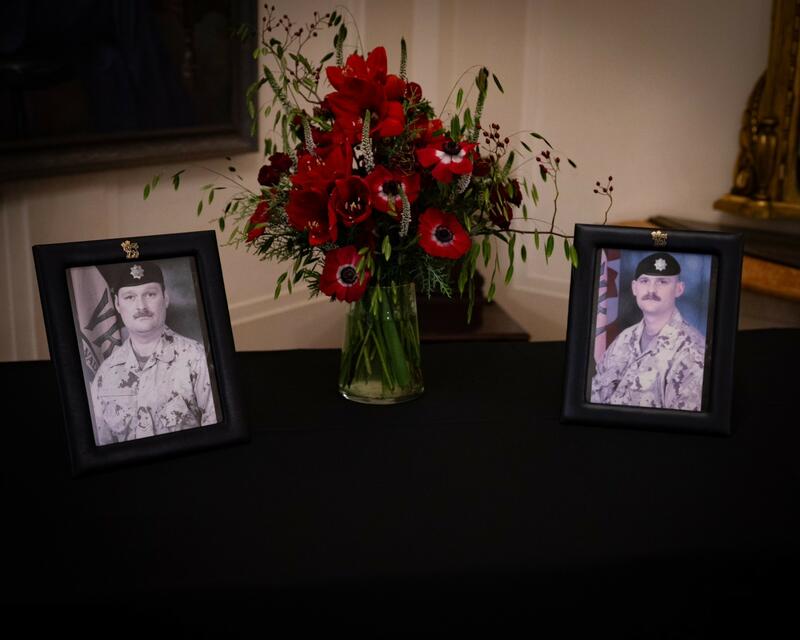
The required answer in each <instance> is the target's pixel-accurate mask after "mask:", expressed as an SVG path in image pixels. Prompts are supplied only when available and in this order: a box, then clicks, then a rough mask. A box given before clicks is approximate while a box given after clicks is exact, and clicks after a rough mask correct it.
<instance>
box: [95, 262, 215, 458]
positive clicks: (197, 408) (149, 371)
mask: <svg viewBox="0 0 800 640" xmlns="http://www.w3.org/2000/svg"><path fill="white" fill-rule="evenodd" d="M104 271H105V275H106V278H107V279H108V285H109V288H110V289H111V295H112V299H113V305H114V308H115V309H116V311H117V313H118V314H119V316H120V318H121V320H122V323H123V324H124V326H125V328H126V329H127V333H128V337H127V339H125V340H124V342H122V344H121V345H119V346H117V347H116V348H115V349H114V350H113V351H112V352H111V354H110V355H109V356H108V357H107V358H105V360H103V362H102V364H101V365H100V367H99V369H98V370H97V373H96V375H95V376H94V378H93V380H92V382H91V402H92V409H93V412H94V419H95V433H96V441H97V444H98V445H105V444H110V443H114V442H124V441H130V440H135V439H137V438H147V437H151V436H154V435H160V434H164V433H170V432H173V431H181V430H183V429H189V428H192V427H198V426H201V425H210V424H215V423H217V422H218V420H217V417H216V409H215V406H214V394H213V392H212V388H211V379H210V376H209V369H208V361H207V359H206V352H205V349H204V348H203V345H202V344H200V343H199V342H197V341H196V340H193V339H191V338H188V337H185V336H182V335H180V334H178V333H176V332H175V331H173V330H172V329H170V328H169V327H168V326H167V324H166V316H167V308H168V307H169V304H170V300H169V292H168V291H166V288H165V286H164V276H163V273H162V271H161V268H160V267H159V266H158V264H156V263H155V262H152V261H150V262H139V263H126V264H119V265H112V266H111V267H109V268H106V269H105V270H104Z"/></svg>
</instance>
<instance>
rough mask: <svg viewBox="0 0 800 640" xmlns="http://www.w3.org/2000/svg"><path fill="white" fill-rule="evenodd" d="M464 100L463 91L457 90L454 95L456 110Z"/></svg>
mask: <svg viewBox="0 0 800 640" xmlns="http://www.w3.org/2000/svg"><path fill="white" fill-rule="evenodd" d="M463 99H464V90H463V89H459V90H458V93H457V94H456V109H460V108H461V101H462V100H463Z"/></svg>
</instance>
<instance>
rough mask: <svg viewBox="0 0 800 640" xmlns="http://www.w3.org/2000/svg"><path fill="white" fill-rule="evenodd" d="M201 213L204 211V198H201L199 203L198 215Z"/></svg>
mask: <svg viewBox="0 0 800 640" xmlns="http://www.w3.org/2000/svg"><path fill="white" fill-rule="evenodd" d="M201 213H203V201H202V200H200V202H198V203H197V215H198V216H199V215H200V214H201Z"/></svg>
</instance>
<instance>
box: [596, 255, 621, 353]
mask: <svg viewBox="0 0 800 640" xmlns="http://www.w3.org/2000/svg"><path fill="white" fill-rule="evenodd" d="M619 266H620V251H619V249H602V250H601V251H600V282H599V283H598V291H597V320H596V322H595V338H594V361H595V362H599V361H600V359H601V358H602V357H603V354H604V353H605V352H606V349H607V348H608V345H610V344H611V343H612V342H613V341H614V338H616V337H617V335H618V334H619V327H618V326H617V316H618V315H619V286H618V283H619Z"/></svg>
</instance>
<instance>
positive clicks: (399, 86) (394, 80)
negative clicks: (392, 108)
mask: <svg viewBox="0 0 800 640" xmlns="http://www.w3.org/2000/svg"><path fill="white" fill-rule="evenodd" d="M405 92H406V81H405V80H403V79H402V78H401V77H399V76H395V75H391V74H390V75H388V76H386V84H385V85H384V86H383V94H384V96H386V99H387V100H397V101H399V100H402V99H403V95H404V94H405Z"/></svg>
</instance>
